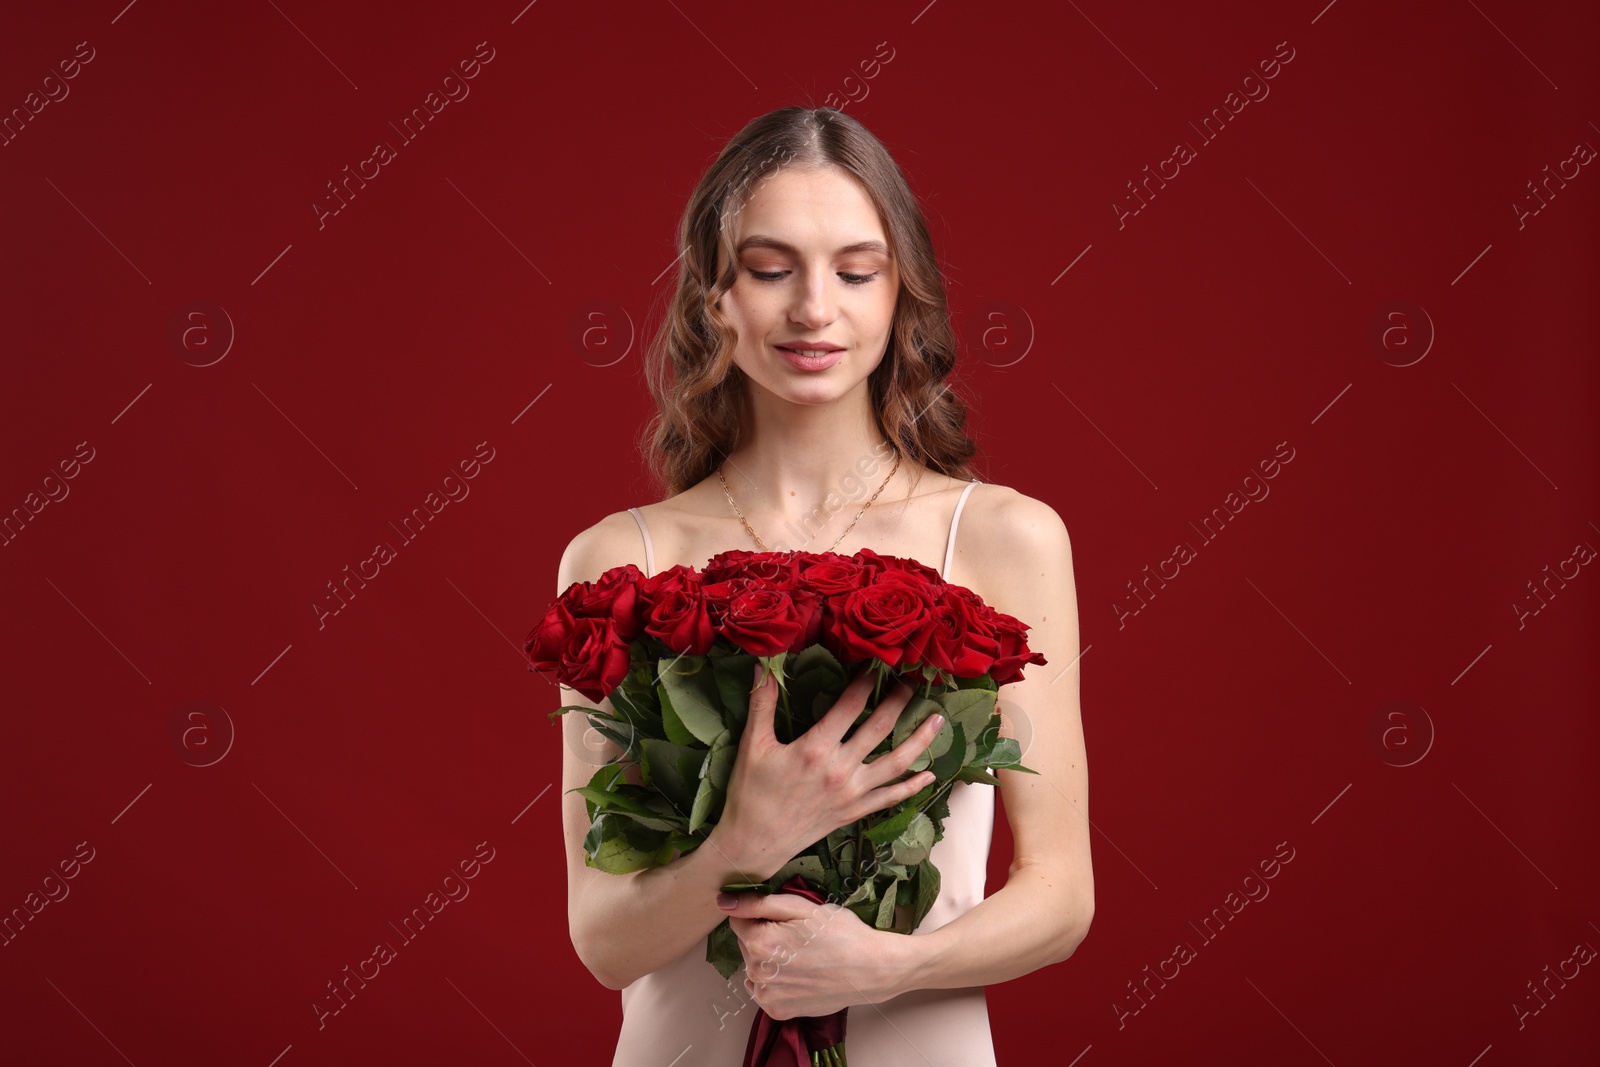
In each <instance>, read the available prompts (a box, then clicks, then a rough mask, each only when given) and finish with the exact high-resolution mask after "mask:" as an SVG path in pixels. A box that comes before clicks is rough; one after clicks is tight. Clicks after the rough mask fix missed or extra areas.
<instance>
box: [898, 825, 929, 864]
mask: <svg viewBox="0 0 1600 1067" xmlns="http://www.w3.org/2000/svg"><path fill="white" fill-rule="evenodd" d="M932 849H933V822H932V820H930V819H929V818H928V817H927V816H926V815H924V814H922V813H921V812H920V811H919V812H917V814H916V817H915V818H913V819H912V820H911V822H910V824H909V825H907V826H906V828H905V829H904V830H903V831H901V832H900V834H899V836H897V837H896V838H895V839H894V861H895V862H896V863H903V864H906V865H907V866H915V865H916V864H918V863H921V862H922V861H923V860H925V859H927V858H928V853H929V852H930V851H932Z"/></svg>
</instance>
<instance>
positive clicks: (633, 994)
mask: <svg viewBox="0 0 1600 1067" xmlns="http://www.w3.org/2000/svg"><path fill="white" fill-rule="evenodd" d="M977 484H978V479H976V478H974V479H973V480H972V481H971V482H970V483H969V484H968V485H967V487H966V488H965V489H963V490H962V491H961V498H960V500H959V501H958V502H957V503H956V508H955V513H954V514H953V515H952V516H951V518H950V533H949V538H948V541H947V543H946V547H945V555H944V566H943V567H942V568H941V569H940V571H939V573H940V575H941V576H943V575H946V574H948V573H949V570H950V563H951V561H952V560H953V559H954V558H955V550H956V527H957V524H958V522H959V521H960V519H961V511H962V509H963V508H964V507H966V503H967V496H968V494H970V493H971V492H972V489H973V487H974V486H976V485H977ZM628 511H629V513H630V514H632V515H633V518H634V521H635V522H637V523H638V524H639V532H640V534H641V535H642V536H643V538H644V556H645V568H644V572H645V574H646V576H649V575H651V574H653V573H655V560H654V557H653V550H652V547H651V543H650V529H649V527H648V526H646V525H645V520H644V515H643V513H641V512H640V511H639V509H638V508H629V509H628ZM995 788H996V787H995V786H987V785H974V784H971V783H968V782H957V783H956V784H955V785H954V786H952V787H951V790H950V798H949V800H950V817H949V818H948V819H946V820H945V824H944V830H945V833H944V837H943V838H942V839H940V840H939V842H938V843H937V844H935V845H934V846H933V852H932V855H931V859H932V860H933V863H934V865H935V866H936V867H938V868H939V873H940V876H941V881H940V889H939V896H938V898H937V899H936V900H935V901H934V903H933V907H932V909H931V910H930V911H929V912H928V914H927V916H926V917H925V918H924V919H923V920H922V925H921V926H919V927H918V928H917V929H916V930H915V931H914V932H913V933H912V934H911V935H910V936H912V937H916V936H918V935H920V934H926V933H929V932H931V931H933V930H937V929H938V928H939V927H941V926H943V925H944V924H945V923H948V922H950V921H951V920H953V919H955V918H957V917H958V916H960V915H962V914H964V913H965V912H967V911H968V910H969V909H971V908H972V907H973V906H974V905H976V904H977V903H978V902H979V901H981V900H982V899H983V884H984V878H985V876H986V873H987V871H988V858H989V842H990V838H991V836H992V835H993V832H994V804H995V800H994V790H995ZM744 979H745V969H744V967H742V966H741V967H740V968H739V969H738V970H737V971H735V972H734V973H733V976H732V977H731V978H728V979H726V980H724V979H723V977H722V976H721V975H720V974H718V973H717V971H716V969H715V968H714V967H712V966H711V964H709V963H707V962H706V959H705V941H704V939H700V940H697V941H696V942H695V944H694V945H693V946H692V947H691V948H690V949H689V951H687V952H685V953H684V954H683V955H682V956H680V957H679V958H678V959H676V960H674V961H672V962H671V963H668V964H667V965H665V966H664V967H662V968H661V969H660V970H657V971H653V972H651V973H650V974H647V975H644V976H643V977H642V978H639V979H638V980H637V981H635V982H633V983H632V984H631V985H629V986H628V987H627V988H625V989H623V990H622V1031H621V1033H620V1035H619V1036H618V1039H617V1049H616V1054H615V1057H614V1058H613V1059H612V1061H611V1062H612V1067H739V1065H740V1063H742V1062H743V1059H744V1051H745V1044H746V1042H747V1041H748V1039H749V1036H750V1025H751V1020H752V1019H753V1018H754V1016H755V1013H756V1004H755V1002H754V1001H752V1000H751V999H750V997H749V994H747V993H746V992H745V988H744ZM845 1048H846V1050H847V1052H848V1055H849V1057H850V1064H851V1067H994V1063H995V1059H994V1045H993V1043H992V1041H991V1039H990V1034H989V1009H988V1003H987V1001H986V1000H985V999H984V991H983V987H982V986H976V987H972V988H968V989H914V990H912V991H911V992H908V993H904V994H902V995H900V996H898V997H895V998H894V999H892V1000H886V1001H884V1002H883V1003H881V1004H856V1005H853V1006H852V1007H851V1008H850V1014H849V1016H848V1021H847V1023H846V1031H845Z"/></svg>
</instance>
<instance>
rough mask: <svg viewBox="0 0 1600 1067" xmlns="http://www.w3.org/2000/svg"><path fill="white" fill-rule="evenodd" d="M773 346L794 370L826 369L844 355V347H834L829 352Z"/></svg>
mask: <svg viewBox="0 0 1600 1067" xmlns="http://www.w3.org/2000/svg"><path fill="white" fill-rule="evenodd" d="M773 347H775V348H776V349H777V350H778V353H779V354H780V355H781V356H783V358H784V359H785V360H786V361H787V362H788V364H789V365H790V366H791V367H794V368H795V369H796V370H811V371H815V370H827V369H828V368H829V367H831V366H833V365H834V364H835V363H837V362H839V359H840V357H842V356H843V355H844V349H842V348H836V349H834V350H833V351H831V352H825V351H822V350H821V349H812V350H810V351H804V352H802V351H797V350H795V349H793V348H785V347H784V346H783V345H774V346H773Z"/></svg>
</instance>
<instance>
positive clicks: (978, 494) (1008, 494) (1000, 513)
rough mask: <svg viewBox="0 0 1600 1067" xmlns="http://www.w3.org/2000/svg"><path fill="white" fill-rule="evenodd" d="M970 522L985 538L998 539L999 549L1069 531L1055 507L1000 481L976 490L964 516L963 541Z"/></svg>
mask: <svg viewBox="0 0 1600 1067" xmlns="http://www.w3.org/2000/svg"><path fill="white" fill-rule="evenodd" d="M969 521H970V522H972V523H973V525H974V526H976V527H978V528H979V530H981V532H982V533H983V534H984V535H986V536H988V537H991V538H994V539H996V541H997V544H996V547H1005V544H1003V543H999V542H1004V541H1005V540H1006V539H1008V538H1009V539H1013V540H1015V539H1019V538H1020V539H1024V540H1025V539H1026V538H1028V537H1029V536H1030V535H1031V536H1035V537H1036V536H1039V535H1040V534H1042V533H1047V532H1049V531H1052V530H1054V529H1055V528H1057V527H1060V528H1061V530H1063V531H1065V529H1066V523H1065V522H1063V521H1062V518H1061V516H1060V514H1058V513H1057V511H1056V509H1055V508H1053V507H1051V506H1050V505H1049V504H1047V503H1045V502H1044V501H1043V500H1038V499H1036V498H1034V497H1031V496H1029V495H1027V494H1026V493H1024V492H1022V491H1021V490H1018V489H1014V488H1012V487H1011V486H1009V485H1002V484H1000V483H999V482H980V483H978V485H976V486H974V487H973V490H972V494H971V497H969V498H968V500H967V504H966V507H965V508H964V509H963V511H962V513H961V535H962V537H963V538H965V537H966V535H967V523H968V522H969ZM975 532H976V531H975Z"/></svg>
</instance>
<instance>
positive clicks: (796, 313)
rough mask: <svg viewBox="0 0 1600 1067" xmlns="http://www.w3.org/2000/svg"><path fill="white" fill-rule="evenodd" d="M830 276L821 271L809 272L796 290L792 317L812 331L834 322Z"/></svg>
mask: <svg viewBox="0 0 1600 1067" xmlns="http://www.w3.org/2000/svg"><path fill="white" fill-rule="evenodd" d="M828 281H829V275H828V274H826V273H823V272H821V271H807V272H806V276H805V279H804V281H803V282H802V283H801V285H800V286H799V287H798V288H797V289H796V296H795V306H794V308H793V310H792V311H791V312H790V317H791V318H793V319H794V320H795V321H796V322H799V323H804V324H805V325H806V326H807V327H809V328H811V329H819V328H821V327H823V326H826V325H827V324H828V323H830V322H832V321H833V318H834V297H833V290H832V288H831V287H830V286H829V284H828Z"/></svg>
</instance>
